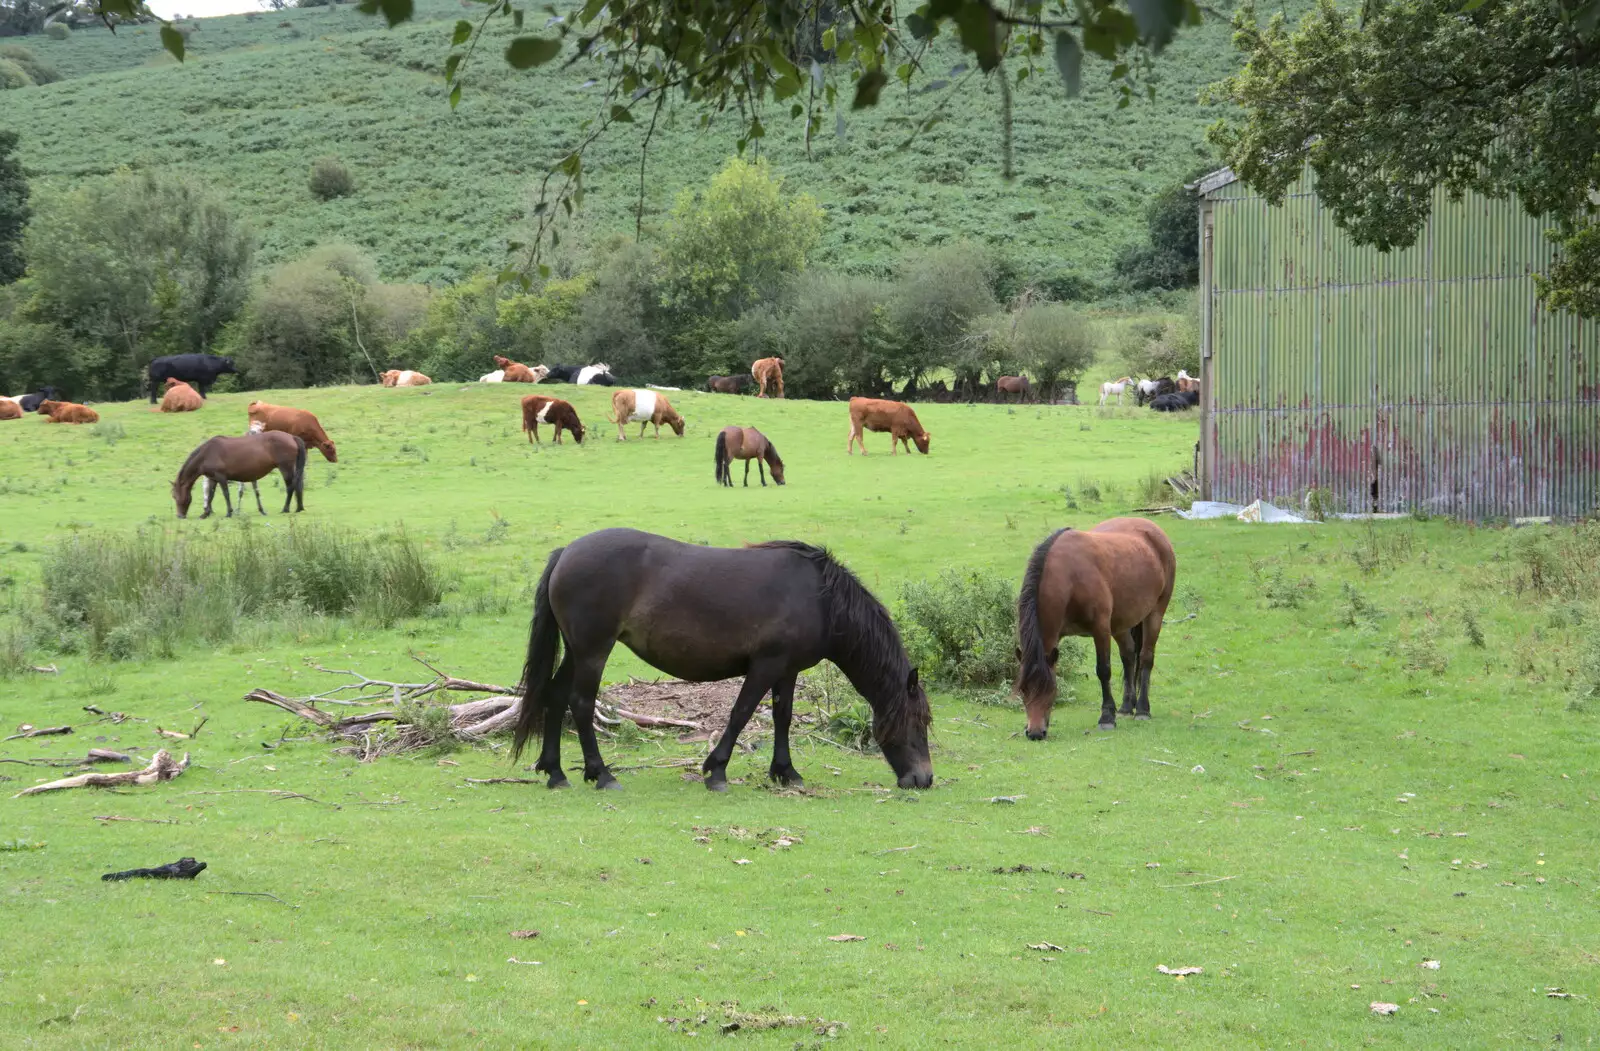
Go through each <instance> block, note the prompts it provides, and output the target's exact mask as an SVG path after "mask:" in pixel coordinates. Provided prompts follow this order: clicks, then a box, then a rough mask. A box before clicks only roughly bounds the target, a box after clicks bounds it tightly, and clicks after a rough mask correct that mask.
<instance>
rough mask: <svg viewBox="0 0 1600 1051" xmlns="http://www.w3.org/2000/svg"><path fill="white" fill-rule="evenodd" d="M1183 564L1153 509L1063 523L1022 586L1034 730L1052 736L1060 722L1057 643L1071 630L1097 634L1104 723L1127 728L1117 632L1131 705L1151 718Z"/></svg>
mask: <svg viewBox="0 0 1600 1051" xmlns="http://www.w3.org/2000/svg"><path fill="white" fill-rule="evenodd" d="M1177 573H1178V560H1177V557H1176V556H1175V555H1174V554H1173V553H1172V543H1171V541H1169V540H1168V539H1167V534H1165V533H1163V532H1162V531H1161V529H1160V527H1159V526H1157V525H1156V524H1155V523H1153V522H1149V521H1146V520H1145V519H1143V518H1112V519H1108V520H1107V521H1104V522H1101V523H1100V524H1099V525H1097V526H1095V527H1094V528H1093V529H1089V530H1085V531H1080V530H1076V529H1058V530H1056V531H1055V532H1054V533H1051V534H1050V535H1049V536H1048V537H1046V538H1045V540H1044V542H1043V543H1042V544H1040V545H1039V546H1038V547H1037V548H1035V549H1034V551H1033V556H1032V557H1031V558H1029V559H1028V568H1027V570H1026V571H1025V572H1024V573H1023V576H1022V591H1021V593H1020V594H1019V595H1018V596H1017V639H1018V641H1019V642H1020V643H1021V645H1020V646H1018V647H1017V660H1018V661H1019V662H1020V663H1021V668H1020V670H1019V671H1018V673H1017V682H1016V692H1017V693H1018V694H1019V695H1020V696H1021V697H1022V704H1023V707H1024V708H1025V709H1026V710H1027V713H1028V740H1030V741H1042V740H1044V736H1045V733H1046V732H1047V731H1048V730H1049V729H1050V709H1051V706H1052V705H1054V704H1055V699H1056V673H1055V666H1056V658H1057V656H1058V655H1059V652H1060V651H1059V650H1058V649H1057V645H1056V644H1057V643H1058V642H1059V641H1060V640H1061V638H1062V636H1064V635H1080V636H1081V635H1087V636H1089V637H1090V638H1092V639H1094V670H1095V674H1096V675H1098V676H1099V677H1100V729H1102V730H1115V729H1116V728H1117V710H1116V708H1115V707H1113V705H1112V701H1111V643H1112V641H1113V640H1115V641H1116V644H1117V648H1118V649H1119V650H1120V651H1121V653H1122V714H1123V715H1132V716H1133V717H1134V718H1135V719H1148V718H1150V669H1151V668H1153V667H1154V666H1155V659H1156V642H1157V640H1159V639H1160V638H1161V621H1162V618H1164V617H1165V616H1166V614H1167V603H1169V602H1171V601H1172V585H1173V580H1174V578H1175V577H1176V576H1177Z"/></svg>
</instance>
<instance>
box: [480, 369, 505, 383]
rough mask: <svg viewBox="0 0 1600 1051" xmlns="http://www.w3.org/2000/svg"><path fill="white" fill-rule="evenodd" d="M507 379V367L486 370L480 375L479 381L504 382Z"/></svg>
mask: <svg viewBox="0 0 1600 1051" xmlns="http://www.w3.org/2000/svg"><path fill="white" fill-rule="evenodd" d="M505 379H506V370H505V369H495V370H494V371H493V372H486V373H484V374H483V375H482V376H479V377H478V382H479V383H504V382H505Z"/></svg>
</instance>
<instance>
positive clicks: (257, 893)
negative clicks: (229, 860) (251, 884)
mask: <svg viewBox="0 0 1600 1051" xmlns="http://www.w3.org/2000/svg"><path fill="white" fill-rule="evenodd" d="M206 893H207V894H229V895H232V896H233V897H235V898H271V899H272V900H273V901H275V902H277V903H278V904H279V905H289V903H288V902H286V901H284V900H283V899H282V898H280V897H278V896H277V895H276V894H268V893H267V892H266V891H264V890H208V891H206ZM299 907H300V906H298V905H289V908H291V909H298V908H299Z"/></svg>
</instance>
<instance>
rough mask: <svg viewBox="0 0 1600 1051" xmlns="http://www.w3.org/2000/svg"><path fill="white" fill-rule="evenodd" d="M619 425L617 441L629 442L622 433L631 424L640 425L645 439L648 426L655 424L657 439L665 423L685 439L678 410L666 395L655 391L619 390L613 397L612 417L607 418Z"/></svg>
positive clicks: (681, 418) (640, 432) (641, 434)
mask: <svg viewBox="0 0 1600 1051" xmlns="http://www.w3.org/2000/svg"><path fill="white" fill-rule="evenodd" d="M606 419H608V420H610V421H611V422H612V423H614V424H616V425H617V441H619V442H625V441H627V440H628V439H627V436H626V435H624V434H623V433H622V430H623V426H624V425H625V424H629V423H637V424H638V425H639V437H641V438H643V437H644V428H645V425H646V424H652V423H653V424H655V428H656V437H657V438H660V437H661V425H662V424H663V423H664V424H666V425H667V426H669V427H671V428H672V429H673V430H674V431H675V432H677V435H678V437H680V438H681V437H683V417H682V416H679V415H678V412H677V410H676V409H674V408H673V407H672V405H671V404H670V403H669V402H668V401H667V397H666V395H664V394H659V393H657V392H656V391H653V390H619V391H617V392H616V393H615V394H613V395H611V415H610V416H608V417H606Z"/></svg>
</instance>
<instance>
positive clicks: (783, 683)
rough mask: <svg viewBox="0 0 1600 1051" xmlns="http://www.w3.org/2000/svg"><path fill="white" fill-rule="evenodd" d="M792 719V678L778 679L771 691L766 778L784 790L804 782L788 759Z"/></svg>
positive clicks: (799, 785) (797, 786)
mask: <svg viewBox="0 0 1600 1051" xmlns="http://www.w3.org/2000/svg"><path fill="white" fill-rule="evenodd" d="M793 717H794V676H789V677H788V678H784V679H779V680H778V685H777V686H775V687H773V690H772V727H773V744H772V766H770V767H769V768H768V769H767V776H768V777H770V778H772V780H774V781H776V782H778V783H779V784H780V785H783V786H784V787H785V788H799V787H801V786H803V785H804V784H805V783H806V781H805V778H803V777H801V776H800V772H799V771H798V770H796V769H795V768H794V763H793V762H792V761H791V760H790V758H789V722H790V720H791V719H792V718H793Z"/></svg>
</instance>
